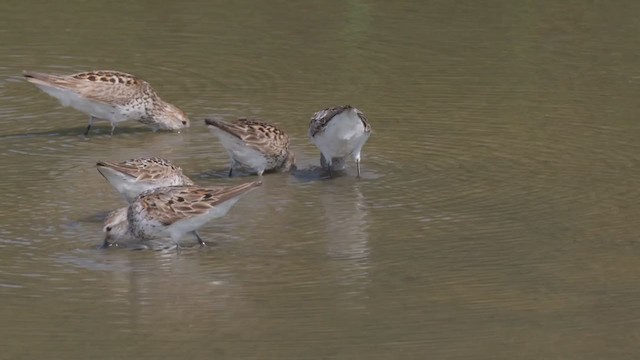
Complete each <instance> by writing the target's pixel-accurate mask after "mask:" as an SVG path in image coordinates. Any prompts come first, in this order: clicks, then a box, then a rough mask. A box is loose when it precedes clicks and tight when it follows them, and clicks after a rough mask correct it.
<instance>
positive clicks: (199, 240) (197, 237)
mask: <svg viewBox="0 0 640 360" xmlns="http://www.w3.org/2000/svg"><path fill="white" fill-rule="evenodd" d="M193 234H194V235H195V236H196V239H198V243H199V244H200V247H205V246H207V243H205V242H204V240H202V238H201V237H200V234H198V232H197V231H194V232H193Z"/></svg>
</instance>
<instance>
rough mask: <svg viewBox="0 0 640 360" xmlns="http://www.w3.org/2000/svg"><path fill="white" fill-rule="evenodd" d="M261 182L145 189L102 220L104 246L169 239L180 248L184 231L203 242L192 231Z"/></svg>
mask: <svg viewBox="0 0 640 360" xmlns="http://www.w3.org/2000/svg"><path fill="white" fill-rule="evenodd" d="M260 185H262V182H261V181H253V182H248V183H243V184H240V185H234V186H216V187H197V186H171V187H162V188H157V189H153V190H149V191H146V192H144V193H142V194H140V196H139V197H138V198H137V199H136V200H135V201H134V202H133V203H131V204H130V205H129V207H128V208H127V211H126V213H127V217H126V221H123V220H122V215H123V210H121V209H119V210H116V211H115V212H114V213H112V214H113V216H110V217H111V218H112V219H115V220H114V221H113V223H112V224H111V225H110V224H108V223H105V228H104V230H105V232H106V233H107V234H106V237H105V241H104V246H110V245H113V244H116V243H118V242H119V241H124V242H130V241H139V242H141V243H145V242H148V241H152V240H156V239H161V238H167V237H168V238H170V239H171V241H172V242H173V243H174V244H175V245H176V247H177V248H178V249H179V248H180V240H181V239H182V238H183V237H184V236H185V235H187V234H190V235H192V236H194V237H195V238H196V239H198V241H199V242H200V244H204V241H202V239H201V238H200V236H199V235H198V233H197V232H196V231H197V230H198V229H199V228H200V227H202V226H203V225H204V224H206V223H207V222H209V221H210V220H212V219H215V218H218V217H221V216H224V215H225V214H226V213H227V212H228V211H229V209H231V207H232V206H233V205H234V204H235V203H236V202H237V201H238V200H240V197H242V195H244V194H246V193H248V192H249V191H251V190H252V189H255V188H256V187H258V186H260Z"/></svg>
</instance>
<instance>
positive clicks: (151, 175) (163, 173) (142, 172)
mask: <svg viewBox="0 0 640 360" xmlns="http://www.w3.org/2000/svg"><path fill="white" fill-rule="evenodd" d="M97 166H98V168H100V167H108V168H111V169H113V170H115V171H118V172H120V173H122V174H125V175H128V176H131V177H133V178H136V179H137V180H138V181H154V180H157V179H162V178H165V177H168V176H172V175H178V176H182V177H183V178H184V179H185V183H184V185H193V181H191V180H190V179H189V178H188V177H186V176H184V175H183V174H182V168H180V167H179V166H177V165H174V164H173V163H172V162H171V161H169V160H167V159H162V158H157V157H150V158H137V159H129V160H126V161H123V162H113V161H98V163H97Z"/></svg>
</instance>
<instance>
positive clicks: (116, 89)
mask: <svg viewBox="0 0 640 360" xmlns="http://www.w3.org/2000/svg"><path fill="white" fill-rule="evenodd" d="M24 77H25V78H26V79H27V81H29V82H30V83H32V84H34V85H36V86H37V87H39V88H40V89H41V90H42V91H44V92H46V93H47V94H49V95H51V96H53V97H54V98H56V99H58V100H59V101H60V103H61V104H62V105H63V106H71V107H72V108H74V109H76V110H79V111H81V112H83V113H86V114H88V115H89V125H88V126H87V130H86V131H85V133H84V135H85V136H86V135H88V134H89V130H91V125H92V124H93V120H97V119H103V120H107V121H109V122H110V123H111V135H113V131H114V130H115V128H116V124H118V123H120V122H123V121H127V120H137V121H139V122H141V123H143V124H145V125H148V126H150V127H151V128H152V129H153V131H157V130H158V129H162V130H173V131H178V130H180V129H183V128H187V127H189V119H188V118H187V116H186V115H185V114H184V112H182V110H180V109H178V108H177V107H175V106H174V105H171V104H169V103H168V102H165V101H164V100H162V99H160V97H159V96H158V95H157V94H156V92H155V91H154V90H153V89H152V88H151V85H149V83H147V82H146V81H144V80H142V79H139V78H137V77H135V76H133V75H130V74H125V73H122V72H118V71H110V70H99V71H91V72H83V73H77V74H72V75H50V74H42V73H36V72H28V71H25V72H24Z"/></svg>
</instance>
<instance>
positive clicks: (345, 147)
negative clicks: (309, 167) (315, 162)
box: [309, 105, 371, 177]
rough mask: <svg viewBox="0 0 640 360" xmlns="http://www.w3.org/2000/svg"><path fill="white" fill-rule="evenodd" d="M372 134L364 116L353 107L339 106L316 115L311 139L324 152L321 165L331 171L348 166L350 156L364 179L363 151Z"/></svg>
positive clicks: (310, 134)
mask: <svg viewBox="0 0 640 360" xmlns="http://www.w3.org/2000/svg"><path fill="white" fill-rule="evenodd" d="M369 135H371V125H370V124H369V121H368V120H367V118H366V117H365V116H364V114H363V113H362V112H361V111H360V110H358V109H356V108H354V107H352V106H350V105H345V106H337V107H332V108H328V109H324V110H320V111H318V112H317V113H315V114H313V117H311V123H310V124H309V138H310V139H311V142H312V143H314V144H315V145H316V146H317V147H318V149H320V153H321V155H320V163H321V164H322V167H323V168H326V169H328V170H329V174H330V175H331V169H332V165H333V167H334V168H335V165H336V164H340V165H342V164H344V160H345V158H346V157H347V156H349V155H351V156H353V158H354V160H355V161H356V168H357V172H358V177H360V152H361V150H362V147H363V146H364V144H365V143H366V142H367V139H368V138H369Z"/></svg>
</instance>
